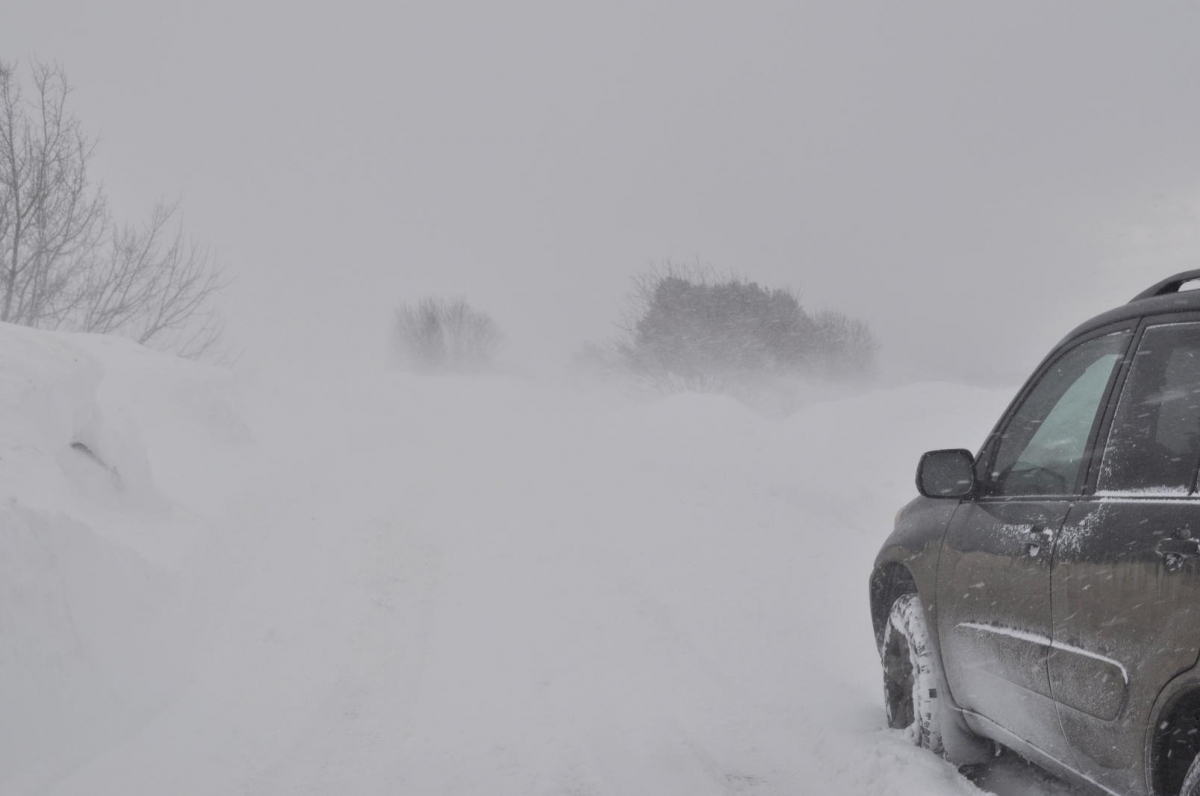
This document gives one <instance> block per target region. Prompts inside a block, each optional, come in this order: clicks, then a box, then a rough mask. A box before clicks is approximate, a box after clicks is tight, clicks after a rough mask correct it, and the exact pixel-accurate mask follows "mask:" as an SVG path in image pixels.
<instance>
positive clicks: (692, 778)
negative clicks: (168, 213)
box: [0, 327, 1008, 796]
mask: <svg viewBox="0 0 1200 796" xmlns="http://www.w3.org/2000/svg"><path fill="white" fill-rule="evenodd" d="M0 362H2V363H3V364H2V365H0V368H2V369H3V370H2V371H0V373H2V377H0V407H2V408H3V414H2V415H0V418H2V419H0V474H2V477H3V483H2V486H0V488H2V489H3V491H4V494H3V500H2V501H0V627H3V628H4V630H3V632H2V633H0V793H2V794H32V793H53V794H59V795H60V796H66V795H67V794H78V795H80V796H83V795H87V796H95V794H122V796H125V795H128V794H148V795H153V796H159V795H161V794H172V796H183V795H184V794H198V795H199V794H225V793H229V794H232V793H246V794H264V795H265V794H304V793H311V794H338V796H344V795H347V794H385V793H387V794H393V793H394V794H463V795H464V796H466V795H467V794H481V795H482V794H487V796H496V795H497V794H595V796H607V795H608V794H613V795H614V796H616V795H620V796H629V795H630V794H656V795H660V794H688V796H699V795H702V794H730V793H742V794H806V793H838V794H851V795H853V796H867V795H868V794H870V795H871V796H883V795H884V794H897V795H898V794H912V795H913V796H915V795H916V794H922V795H927V794H965V793H972V792H976V791H975V788H974V786H973V785H971V784H969V783H967V782H966V781H965V780H963V779H962V778H961V777H959V776H958V775H957V774H956V773H955V772H953V771H952V770H951V769H950V768H949V767H947V766H945V765H943V764H941V763H940V762H939V761H937V760H935V759H933V758H932V757H930V756H928V755H926V754H924V753H921V752H919V751H918V750H915V749H912V748H910V747H909V746H907V745H906V744H905V742H904V741H903V739H901V738H899V737H898V736H897V735H896V734H893V733H889V732H887V731H884V730H881V729H880V727H881V725H882V722H883V716H882V711H881V708H880V700H879V693H878V692H879V690H880V688H879V683H878V671H877V668H878V664H877V662H876V659H875V652H874V648H873V643H872V638H871V633H870V622H869V619H868V616H867V605H866V578H867V575H868V573H869V568H870V564H871V561H872V559H873V556H874V553H875V551H876V550H877V548H878V546H879V544H880V542H881V540H882V539H883V537H884V536H885V535H886V533H887V530H888V527H889V525H890V522H891V518H892V515H893V513H894V512H895V510H896V509H897V508H898V507H899V506H900V505H901V504H902V503H903V502H904V501H906V500H907V499H908V498H909V497H910V496H911V493H912V485H911V484H912V472H913V469H914V466H915V463H916V459H917V456H918V455H919V453H920V452H921V451H923V450H926V449H930V448H935V447H941V446H956V445H966V446H968V447H970V446H974V445H976V444H977V443H978V442H979V441H980V439H981V438H982V436H983V434H984V433H985V432H986V429H987V427H988V425H989V424H990V422H991V421H992V420H993V419H994V417H995V416H996V415H997V413H998V412H999V411H1000V409H1001V408H1002V405H1003V403H1004V401H1005V400H1007V397H1008V396H1007V394H1005V393H1003V392H994V391H981V390H977V389H972V388H965V387H957V386H953V385H945V384H926V385H916V386H909V387H903V388H897V389H892V390H882V391H878V392H873V393H870V394H864V395H859V396H857V397H854V398H849V399H846V400H841V401H837V402H827V403H822V404H816V405H812V406H810V407H808V408H806V409H804V410H802V411H800V412H798V413H796V414H795V415H793V416H792V417H790V418H788V419H786V420H771V419H765V418H763V417H760V416H758V415H756V414H754V413H752V412H751V411H749V410H747V409H746V408H744V407H743V406H742V405H740V404H738V403H736V402H734V401H732V400H730V399H726V398H721V397H717V396H707V395H680V396H676V397H672V398H667V399H663V400H659V401H655V402H649V403H647V402H635V401H632V400H629V399H627V398H624V397H621V396H620V395H618V394H614V393H605V392H584V391H580V390H578V389H570V388H566V387H562V386H556V385H550V384H545V383H536V382H531V381H523V380H513V379H500V378H493V379H457V378H445V379H436V378H418V377H413V376H405V375H396V374H384V373H363V372H354V371H352V370H350V369H348V368H341V369H337V370H334V369H328V368H324V369H315V368H314V369H309V370H308V371H306V372H302V373H291V374H288V375H280V374H273V375H271V376H269V377H268V376H265V375H260V376H258V377H257V378H255V379H253V380H250V381H249V382H247V383H242V384H234V383H232V382H231V380H230V379H229V377H228V376H226V375H224V374H223V373H221V372H219V371H215V370H211V369H207V368H203V367H200V366H196V365H192V364H187V363H181V362H177V361H175V360H172V359H169V358H166V357H162V356H160V355H156V354H152V353H149V352H146V351H143V350H141V349H139V348H137V347H135V346H132V345H129V344H125V343H121V342H119V341H112V340H105V339H99V338H81V337H63V336H51V335H44V334H37V333H32V332H27V331H24V330H18V329H13V328H10V327H0ZM72 443H82V444H83V445H85V446H86V448H87V451H90V453H88V452H87V451H83V450H81V449H80V448H79V447H78V446H76V447H74V448H73V447H72Z"/></svg>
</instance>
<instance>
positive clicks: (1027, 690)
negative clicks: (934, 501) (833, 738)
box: [937, 500, 1069, 757]
mask: <svg viewBox="0 0 1200 796" xmlns="http://www.w3.org/2000/svg"><path fill="white" fill-rule="evenodd" d="M1068 508H1069V504H1068V503H1067V502H1066V501H1061V500H1059V501H1053V500H1047V501H1043V500H1028V501H1026V500H992V501H977V502H972V503H967V504H964V505H963V506H961V507H959V509H958V511H957V512H955V515H954V519H953V520H952V521H951V523H950V527H949V529H948V530H947V532H946V535H945V540H944V543H943V545H942V553H941V560H940V565H939V567H938V592H937V593H938V616H937V622H938V634H939V638H940V640H941V648H942V659H943V663H944V668H945V671H946V680H947V684H948V685H949V687H950V692H951V693H952V694H953V695H954V700H955V702H957V703H958V704H959V705H960V706H961V707H963V708H966V709H970V710H972V711H974V712H976V713H980V714H982V715H985V716H987V717H988V718H990V719H991V720H992V721H994V722H995V723H997V724H998V725H1000V726H1001V727H1003V728H1004V729H1005V730H1006V731H1008V732H1011V733H1014V734H1016V735H1018V736H1020V737H1022V738H1024V739H1025V740H1027V741H1029V742H1030V743H1032V744H1033V745H1034V746H1037V747H1038V748H1039V749H1041V750H1043V751H1044V752H1047V753H1049V754H1051V755H1055V756H1060V757H1066V756H1067V755H1069V751H1068V747H1067V745H1066V742H1065V739H1064V738H1063V737H1062V732H1061V731H1060V729H1059V726H1058V722H1057V720H1056V712H1055V711H1056V708H1055V704H1054V700H1053V699H1052V697H1051V692H1050V676H1049V672H1048V669H1047V659H1048V655H1049V652H1050V630H1051V613H1050V606H1051V603H1050V561H1051V550H1050V543H1049V542H1048V536H1047V534H1049V533H1053V532H1056V531H1057V530H1058V527H1059V525H1061V524H1062V522H1063V520H1064V519H1065V518H1066V515H1067V510H1068Z"/></svg>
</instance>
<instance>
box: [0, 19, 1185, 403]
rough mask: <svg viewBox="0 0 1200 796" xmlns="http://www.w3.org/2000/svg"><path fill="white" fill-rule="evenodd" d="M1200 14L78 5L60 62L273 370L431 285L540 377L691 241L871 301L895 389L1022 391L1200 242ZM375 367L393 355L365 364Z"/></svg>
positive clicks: (4, 40) (109, 141)
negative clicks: (988, 385)
mask: <svg viewBox="0 0 1200 796" xmlns="http://www.w3.org/2000/svg"><path fill="white" fill-rule="evenodd" d="M1197 23H1200V10H1197V9H1193V8H1191V7H1188V6H1185V5H1183V4H1178V5H1171V6H1164V5H1157V6H1154V7H1143V6H1138V7H1134V6H1127V5H1122V4H1116V3H1105V4H1089V5H1087V6H1086V7H1084V6H1081V5H1075V6H1053V7H1051V6H1045V5H1043V4H1037V3H1009V4H1004V5H1003V6H987V7H981V6H967V5H962V4H955V3H946V2H925V3H915V4H905V5H904V6H903V7H901V6H895V5H890V4H883V3H875V4H846V3H805V4H791V3H769V4H756V5H754V6H730V5H724V4H716V3H701V4H696V3H687V4H684V3H653V4H644V3H640V4H632V3H630V4H625V3H619V4H606V5H605V6H603V7H581V6H566V5H562V4H554V3H528V2H526V3H518V4H506V5H505V6H504V7H497V6H493V5H491V4H486V3H478V2H477V3H455V4H443V3H439V4H433V3H405V4H394V3H365V2H359V3H344V4H339V5H338V6H336V7H333V6H327V5H324V4H316V3H308V4H299V5H298V4H292V3H288V4H285V3H281V2H260V3H232V2H213V3H205V4H202V5H200V4H187V3H172V4H163V3H151V2H146V1H145V0H119V1H118V2H113V3H108V4H105V5H104V7H103V8H101V7H100V6H96V5H94V4H89V3H84V2H81V1H80V0H74V2H69V3H63V4H55V5H53V6H48V5H46V4H44V3H36V2H23V1H22V2H15V3H8V4H6V5H5V7H4V9H3V10H0V56H2V57H4V58H5V59H8V60H24V59H27V58H30V57H37V58H40V59H42V60H46V61H53V62H56V63H58V64H59V65H61V67H62V68H63V69H65V70H66V72H67V74H68V75H69V76H70V78H71V80H72V82H73V84H74V85H75V87H76V94H75V96H74V98H73V102H74V110H75V112H76V113H77V115H78V116H79V117H80V119H81V120H82V122H83V124H84V126H85V128H86V130H87V131H88V132H90V133H91V134H92V135H93V136H95V137H97V138H99V147H98V149H97V153H96V160H95V163H94V170H93V176H94V177H96V178H97V179H98V180H100V181H102V182H103V183H104V185H105V187H106V190H107V191H108V193H109V196H110V199H111V201H112V204H113V206H114V208H115V210H116V211H117V212H118V214H119V215H120V216H121V217H123V218H126V219H130V220H138V219H141V218H143V217H145V216H146V215H147V214H148V213H149V209H150V206H151V204H152V202H153V201H154V199H155V198H157V197H160V196H162V197H167V198H169V199H176V198H177V199H179V201H180V203H181V211H182V216H183V219H184V223H185V227H186V231H187V232H188V234H190V235H191V236H192V237H193V238H194V239H195V240H197V241H198V242H200V243H202V244H205V245H208V246H210V247H211V248H212V250H213V252H214V253H215V254H216V255H217V256H218V257H219V258H220V261H221V262H222V263H223V264H224V265H225V266H226V267H227V269H228V272H229V274H230V275H231V276H233V277H235V279H236V282H235V284H234V285H233V286H232V287H231V288H230V290H229V292H228V295H227V296H226V299H225V302H224V304H225V308H226V314H227V316H228V318H229V338H230V341H231V342H234V343H235V344H237V345H238V346H239V347H240V348H242V349H244V350H245V353H246V357H247V359H248V360H249V361H267V360H270V359H271V358H272V357H276V356H280V355H284V354H286V353H288V352H293V351H304V352H307V353H310V354H312V355H325V356H344V355H346V353H347V352H350V351H364V350H366V351H379V352H381V351H382V349H383V336H384V334H385V331H386V328H387V324H388V319H389V316H390V313H391V310H392V309H393V308H394V307H395V306H396V305H397V304H398V303H400V302H401V301H405V300H411V299H413V298H417V297H419V296H421V295H425V294H427V293H445V294H452V295H464V296H467V297H468V298H469V299H470V300H471V301H472V302H474V303H475V304H477V305H479V306H481V307H483V308H485V309H487V310H489V311H490V312H491V313H492V314H493V315H495V316H496V318H497V320H498V321H499V322H500V324H501V326H502V327H503V328H504V329H505V331H506V332H507V336H508V352H507V356H508V358H509V360H510V361H511V362H514V363H517V364H519V365H520V366H522V367H541V366H544V365H545V364H547V363H549V364H550V365H553V364H555V363H561V362H565V361H567V360H568V359H569V357H570V354H571V352H572V351H574V350H575V349H577V348H578V347H579V346H580V345H582V344H583V343H584V342H585V341H588V340H596V339H601V338H604V337H606V336H609V335H611V334H612V332H613V323H614V322H615V321H616V320H617V318H618V316H619V312H620V302H621V300H622V296H623V295H624V293H625V291H626V289H627V287H628V283H629V278H630V276H631V275H632V274H634V273H636V272H637V271H639V270H640V269H642V268H644V267H646V266H648V265H651V264H654V263H660V262H662V261H665V260H675V261H697V260H698V261H701V262H704V263H708V264H710V265H712V266H713V267H714V268H716V269H718V270H722V271H734V272H737V273H740V274H743V275H745V276H747V277H749V278H751V279H756V280H759V281H761V282H764V283H769V284H772V285H783V286H790V287H792V288H795V289H797V290H799V291H800V293H801V294H802V296H803V297H804V299H805V303H806V305H807V306H809V307H810V308H812V309H820V308H833V309H837V310H841V311H843V312H846V313H849V314H851V315H855V316H857V317H861V318H863V319H864V320H867V321H868V322H869V323H870V324H871V325H872V327H873V328H874V329H875V331H876V333H877V334H878V336H879V337H880V339H881V340H882V342H883V344H884V348H883V351H882V352H881V365H882V367H883V370H884V372H885V373H888V374H892V375H894V376H904V377H920V378H955V379H963V380H983V381H996V380H1008V381H1013V380H1016V379H1018V378H1020V377H1021V376H1022V375H1023V374H1024V373H1025V372H1027V371H1028V369H1029V368H1030V367H1031V366H1032V364H1033V363H1034V362H1035V361H1036V359H1037V358H1039V357H1040V356H1041V355H1042V353H1044V352H1045V351H1046V350H1048V348H1049V347H1050V346H1051V345H1052V344H1053V343H1054V342H1055V341H1056V340H1057V339H1058V338H1059V337H1060V336H1061V335H1062V334H1063V333H1065V332H1066V331H1067V330H1069V329H1070V328H1071V327H1073V326H1074V325H1075V324H1076V323H1078V322H1079V321H1081V320H1083V319H1084V318H1085V317H1086V316H1088V315H1090V314H1092V313H1095V312H1098V311H1101V310H1103V309H1106V308H1107V307H1109V306H1111V305H1112V304H1114V303H1117V302H1120V301H1124V300H1127V299H1128V298H1129V297H1130V296H1132V295H1133V294H1134V293H1136V292H1138V291H1139V290H1141V289H1142V288H1143V287H1145V286H1146V285H1148V284H1150V283H1151V282H1153V281H1156V280H1157V279H1159V278H1161V277H1162V276H1165V275H1167V274H1168V273H1171V272H1173V271H1176V270H1181V269H1182V268H1185V267H1188V266H1189V265H1190V264H1192V263H1194V262H1197V261H1198V260H1197V258H1195V257H1194V253H1195V252H1196V251H1197V249H1198V248H1200V237H1198V236H1197V235H1196V232H1195V229H1196V221H1197V204H1196V202H1197V199H1198V198H1200V193H1198V192H1197V190H1196V188H1197V185H1198V184H1200V173H1198V171H1200V169H1198V167H1197V162H1196V161H1197V158H1196V157H1195V156H1194V155H1193V153H1192V149H1193V142H1194V141H1195V140H1197V133H1198V132H1200V105H1197V103H1195V101H1194V97H1195V96H1196V88H1197V86H1196V83H1197V79H1198V77H1200V52H1198V51H1197V50H1196V49H1195V47H1194V46H1193V42H1192V36H1191V32H1192V31H1194V30H1196V29H1197ZM372 355H373V354H372Z"/></svg>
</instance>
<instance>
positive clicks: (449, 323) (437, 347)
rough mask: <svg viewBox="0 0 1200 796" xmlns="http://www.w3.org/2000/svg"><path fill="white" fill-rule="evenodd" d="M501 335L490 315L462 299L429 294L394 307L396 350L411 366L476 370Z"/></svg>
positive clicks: (489, 356)
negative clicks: (415, 301)
mask: <svg viewBox="0 0 1200 796" xmlns="http://www.w3.org/2000/svg"><path fill="white" fill-rule="evenodd" d="M501 339H502V336H501V334H500V328H499V327H498V326H497V325H496V322H495V321H494V320H492V317H491V316H490V315H488V314H487V313H485V312H482V311H480V310H477V309H475V308H474V307H472V306H471V305H470V304H468V303H467V302H466V300H465V299H461V298H456V299H444V298H439V297H429V298H423V299H421V300H420V301H418V302H417V303H415V304H404V305H402V306H401V307H400V308H399V309H398V310H396V318H395V326H394V345H395V348H396V353H397V355H398V356H399V357H400V358H401V359H402V360H403V361H404V362H405V364H407V365H409V366H411V367H417V368H420V369H423V370H478V369H480V368H483V367H485V366H487V365H488V364H490V363H491V360H492V357H493V356H494V355H495V353H496V349H497V348H499V346H500V341H501Z"/></svg>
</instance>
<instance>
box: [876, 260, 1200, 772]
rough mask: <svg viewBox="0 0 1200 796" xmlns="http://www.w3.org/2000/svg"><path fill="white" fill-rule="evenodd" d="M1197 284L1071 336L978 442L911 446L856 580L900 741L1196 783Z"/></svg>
mask: <svg viewBox="0 0 1200 796" xmlns="http://www.w3.org/2000/svg"><path fill="white" fill-rule="evenodd" d="M1197 281H1200V271H1189V272H1187V273H1183V274H1179V275H1177V276H1173V277H1171V278H1170V279H1167V280H1164V281H1163V282H1160V283H1159V284H1157V285H1155V286H1153V287H1151V288H1150V289H1149V290H1146V291H1145V292H1143V293H1141V294H1140V295H1138V296H1137V297H1136V298H1135V299H1134V300H1133V301H1131V302H1130V303H1129V304H1126V305H1124V306H1122V307H1118V308H1117V309H1115V310H1112V311H1110V312H1106V313H1104V314H1103V315H1100V316H1097V317H1095V318H1093V319H1092V320H1090V321H1088V322H1087V323H1085V324H1083V325H1082V326H1080V327H1079V328H1078V329H1076V330H1075V331H1073V332H1072V333H1071V334H1069V335H1068V336H1067V337H1066V339H1065V340H1063V341H1062V342H1061V343H1059V345H1058V346H1057V347H1056V348H1055V349H1054V350H1053V351H1052V352H1051V353H1050V355H1049V356H1048V357H1046V359H1045V361H1044V362H1043V363H1042V365H1041V366H1040V367H1039V368H1038V369H1037V371H1036V372H1035V373H1034V374H1033V377H1032V378H1030V379H1029V382H1028V383H1027V384H1026V385H1025V386H1024V387H1023V388H1022V389H1021V391H1020V392H1019V393H1018V394H1017V397H1016V399H1015V400H1014V401H1013V402H1012V405H1011V406H1010V407H1009V408H1008V410H1007V411H1006V412H1005V413H1004V415H1003V417H1001V418H1000V422H999V423H998V424H997V425H996V428H995V430H993V431H992V433H991V434H990V435H989V436H988V438H987V440H986V441H985V442H984V444H983V447H982V448H981V449H980V451H979V453H978V455H974V456H973V455H972V454H971V453H970V452H969V451H966V450H943V451H934V452H932V453H927V454H925V455H924V456H923V457H922V458H921V463H920V465H919V467H918V469H917V487H918V490H919V491H920V493H921V497H918V498H916V499H915V500H914V501H913V502H912V503H910V504H909V505H907V506H906V507H905V508H904V509H903V510H902V511H901V512H900V513H899V515H897V519H896V528H895V530H894V531H893V533H892V535H891V536H890V537H889V538H888V540H887V543H886V544H885V545H884V546H883V549H882V551H880V553H879V556H878V558H877V559H876V561H875V568H874V571H873V572H872V574H871V581H870V598H871V613H872V619H873V621H874V627H875V636H876V640H877V642H878V645H879V651H880V657H881V659H882V662H883V672H884V691H885V700H886V707H887V714H888V721H889V724H890V725H891V726H892V727H895V728H900V729H907V730H908V732H909V733H910V737H911V738H912V739H913V740H914V742H916V743H919V744H920V745H922V746H924V747H926V748H929V749H931V750H933V751H935V752H938V753H940V754H943V755H944V756H945V757H946V758H947V759H949V760H950V761H951V762H954V763H957V764H965V763H971V762H978V761H980V760H982V759H984V758H986V757H987V756H989V755H990V754H992V753H993V750H994V749H995V748H996V746H995V744H1000V745H1003V746H1005V747H1008V748H1011V749H1013V750H1015V751H1016V752H1018V753H1020V754H1021V755H1023V756H1025V757H1027V758H1029V759H1030V760H1033V761H1034V762H1036V763H1038V764H1040V765H1042V766H1044V767H1046V768H1048V769H1050V770H1052V771H1054V772H1056V773H1058V774H1059V775H1061V776H1063V777H1065V778H1067V779H1069V780H1072V781H1074V782H1076V783H1079V784H1081V785H1084V786H1087V787H1091V788H1093V789H1095V790H1096V791H1097V792H1100V793H1112V794H1120V796H1127V795H1128V794H1157V795H1158V796H1175V795H1176V794H1186V796H1200V759H1198V756H1197V753H1198V752H1200V666H1198V665H1197V660H1198V658H1200V493H1198V490H1197V471H1198V470H1200V290H1197V291H1191V292H1189V291H1182V290H1181V289H1182V288H1183V286H1184V285H1185V284H1187V283H1189V282H1197Z"/></svg>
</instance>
